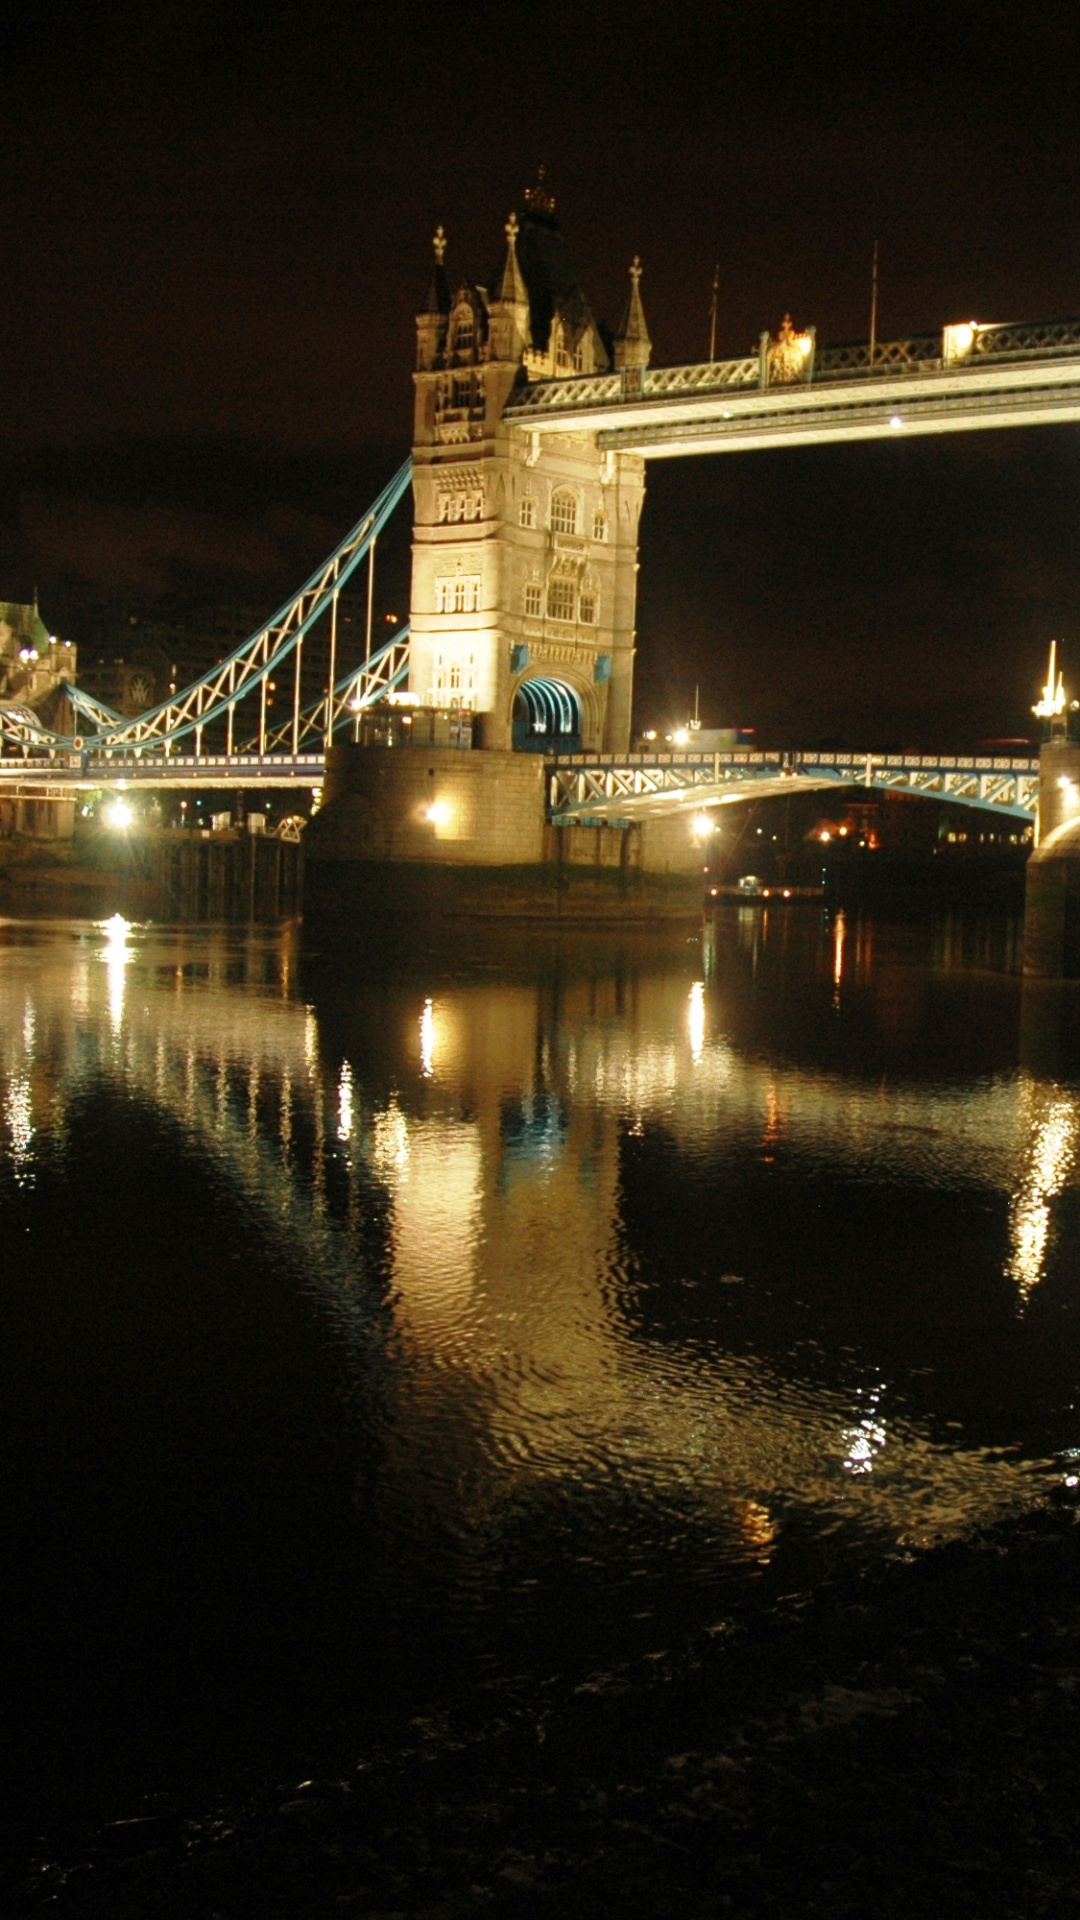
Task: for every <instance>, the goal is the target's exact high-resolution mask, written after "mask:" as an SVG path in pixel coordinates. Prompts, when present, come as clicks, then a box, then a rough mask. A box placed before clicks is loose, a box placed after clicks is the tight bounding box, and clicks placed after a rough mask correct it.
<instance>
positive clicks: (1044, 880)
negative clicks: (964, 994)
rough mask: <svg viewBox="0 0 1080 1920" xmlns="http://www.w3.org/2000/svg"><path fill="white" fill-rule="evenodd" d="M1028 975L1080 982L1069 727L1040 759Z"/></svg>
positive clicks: (1079, 876)
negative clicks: (1067, 731)
mask: <svg viewBox="0 0 1080 1920" xmlns="http://www.w3.org/2000/svg"><path fill="white" fill-rule="evenodd" d="M1024 973H1025V976H1026V977H1027V978H1028V979H1041V980H1080V743H1078V742H1077V741H1075V740H1071V739H1069V737H1068V735H1067V733H1066V731H1065V728H1064V726H1062V727H1061V729H1060V730H1059V731H1056V732H1055V734H1054V735H1053V736H1052V737H1051V738H1050V739H1049V740H1047V741H1045V742H1044V744H1043V748H1042V751H1041V753H1040V755H1039V813H1038V825H1037V829H1036V847H1035V851H1034V852H1033V854H1032V856H1031V858H1030V860H1029V861H1028V866H1027V879H1026V885H1025V895H1024Z"/></svg>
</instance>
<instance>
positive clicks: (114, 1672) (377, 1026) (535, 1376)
mask: <svg viewBox="0 0 1080 1920" xmlns="http://www.w3.org/2000/svg"><path fill="white" fill-rule="evenodd" d="M1017 943H1018V928H1017V926H1016V925H1015V923H1013V922H1010V921H1006V920H1004V919H1001V920H999V921H995V920H992V919H982V920H965V919H964V918H963V917H962V916H956V915H954V916H951V917H950V916H944V917H938V918H937V919H932V920H931V919H928V920H927V921H926V922H925V923H921V924H914V925H913V924H903V925H901V924H895V925H890V924H887V923H884V922H877V923H875V922H873V921H870V920H867V919H862V920H860V919H858V918H853V917H852V916H851V915H848V916H847V917H846V918H845V916H844V915H838V916H836V917H829V916H824V917H823V916H822V915H821V914H820V912H819V911H818V910H817V909H816V908H808V909H803V908H800V909H799V910H798V911H795V912H793V911H791V910H790V909H789V910H788V911H787V912H786V913H782V914H777V913H775V912H773V913H771V914H770V913H767V912H763V911H762V909H761V908H759V907H748V908H732V909H730V910H728V911H726V912H721V913H720V914H719V915H718V917H717V919H716V921H715V923H714V924H713V925H712V926H710V927H709V928H708V929H707V930H706V933H705V936H704V937H703V938H695V939H682V938H681V937H680V938H675V939H674V940H669V941H668V942H667V944H664V943H661V942H658V941H652V942H642V941H640V940H639V941H637V942H635V941H634V940H633V939H630V938H626V939H617V938H610V937H601V936H596V937H595V938H591V939H590V938H589V937H588V936H582V935H579V936H577V937H576V938H575V939H574V940H573V941H570V942H563V943H561V944H560V943H559V942H556V941H552V940H550V939H548V938H547V937H546V936H544V937H541V936H539V935H537V936H527V937H522V938H519V939H516V940H515V939H513V938H511V937H509V936H506V935H505V934H503V935H501V936H498V937H496V936H495V935H493V934H492V935H489V936H486V937H483V938H481V937H480V936H478V937H477V939H476V941H475V942H474V945H473V950H472V951H471V952H468V951H464V950H463V951H449V950H447V949H446V947H445V945H442V946H439V945H436V943H434V942H433V943H432V944H431V947H430V950H429V949H428V948H427V947H426V946H425V944H424V943H423V942H420V943H419V944H418V945H413V946H412V947H409V948H402V949H398V950H396V951H394V950H390V949H388V948H379V949H377V950H375V951H370V950H369V951H368V952H367V954H366V955H361V956H359V957H358V956H357V955H355V954H354V955H351V956H341V957H339V958H337V959H335V958H334V957H332V956H328V955H325V954H323V955H321V956H320V955H318V954H305V952H304V951H303V949H302V946H301V943H300V939H299V936H298V935H297V933H296V932H295V931H294V930H287V931H285V932H280V933H279V932H268V931H256V932H250V933H243V932H238V931H236V930H235V929H228V930H218V931H215V930H213V929H209V930H208V929H205V928H199V929H189V930H187V931H185V930H182V929H181V930H176V929H172V930H169V929H160V928H156V927H149V926H147V927H142V926H129V925H127V924H126V923H124V922H122V921H119V920H117V921H114V922H112V923H110V924H106V925H93V924H89V923H74V922H55V923H48V924H45V923H39V924H36V925H29V924H14V923H7V924H5V925H3V926H0V1235H2V1247H3V1254H4V1265H3V1281H2V1295H3V1298H4V1320H5V1342H4V1347H5V1361H4V1367H5V1388H6V1399H7V1403H8V1408H9V1426H8V1441H7V1445H8V1487H9V1493H10V1494H11V1497H12V1512H13V1533H12V1537H13V1540H14V1552H13V1554H12V1556H11V1561H10V1566H11V1569H12V1578H11V1605H10V1609H9V1613H8V1618H9V1620H10V1621H11V1622H12V1645H13V1646H14V1647H15V1648H16V1649H18V1650H19V1652H18V1657H17V1661H16V1664H17V1665H18V1667H19V1668H20V1671H21V1674H22V1685H21V1688H20V1690H19V1696H18V1710H19V1713H20V1715H21V1720H20V1724H21V1725H22V1726H23V1728H24V1729H25V1731H24V1738H25V1741H26V1749H25V1751H26V1754H27V1756H28V1758H27V1777H28V1778H31V1779H33V1780H34V1782H35V1783H36V1785H35V1793H36V1794H37V1795H38V1796H39V1798H40V1795H41V1794H42V1793H43V1792H44V1794H45V1795H46V1798H47V1796H48V1792H49V1791H50V1788H49V1785H48V1783H49V1782H51V1783H53V1786H55V1788H56V1791H57V1793H58V1794H59V1793H60V1786H59V1784H58V1783H59V1782H60V1781H61V1780H62V1781H63V1783H64V1788H65V1790H67V1789H69V1788H71V1787H72V1782H75V1783H76V1785H78V1783H79V1782H82V1783H83V1787H84V1788H85V1784H86V1782H88V1781H90V1780H93V1781H94V1782H95V1783H96V1784H97V1787H98V1788H100V1786H101V1782H102V1780H103V1779H104V1780H105V1781H106V1783H107V1782H108V1781H109V1780H111V1779H112V1778H113V1777H114V1776H117V1777H120V1778H122V1779H123V1780H124V1781H125V1782H126V1783H127V1785H128V1786H130V1785H132V1784H141V1785H147V1786H149V1785H158V1784H163V1783H167V1782H168V1781H169V1779H170V1778H171V1777H172V1776H173V1775H174V1774H175V1773H176V1772H177V1770H178V1769H180V1770H183V1771H185V1772H186V1773H187V1774H188V1775H190V1774H191V1772H192V1771H194V1772H195V1773H196V1774H199V1772H200V1770H202V1771H204V1772H205V1774H206V1777H207V1778H209V1777H210V1775H211V1774H212V1772H213V1768H214V1766H215V1765H216V1763H217V1757H218V1754H219V1749H220V1750H222V1751H223V1750H224V1749H225V1748H226V1747H228V1746H229V1742H230V1740H231V1739H233V1738H234V1737H235V1741H236V1742H237V1744H238V1745H239V1747H241V1748H244V1746H245V1742H246V1743H247V1747H246V1749H245V1751H246V1750H248V1749H253V1748H257V1747H258V1746H259V1743H260V1742H264V1743H266V1745H267V1747H268V1748H270V1747H272V1748H273V1749H274V1751H275V1752H279V1751H281V1750H283V1749H284V1748H285V1747H287V1746H288V1742H289V1739H290V1738H293V1737H295V1739H296V1741H297V1742H298V1743H300V1744H304V1743H306V1744H305V1745H304V1750H305V1751H315V1750H317V1749H318V1746H319V1742H320V1741H321V1740H324V1741H326V1742H330V1741H332V1740H333V1741H336V1742H337V1743H338V1745H339V1746H340V1747H343V1748H349V1749H350V1750H352V1751H360V1750H361V1749H362V1747H363V1743H364V1741H365V1739H367V1738H373V1737H374V1732H373V1729H374V1728H375V1727H376V1724H377V1725H378V1728H379V1729H380V1730H381V1732H380V1737H384V1736H385V1730H386V1727H387V1726H388V1725H390V1724H392V1723H400V1724H402V1725H404V1724H406V1722H407V1721H408V1720H409V1718H410V1717H414V1716H417V1715H421V1716H423V1715H427V1714H430V1713H432V1712H433V1711H436V1710H438V1709H441V1708H446V1707H449V1708H450V1709H452V1710H454V1709H460V1710H467V1709H468V1708H469V1707H470V1705H473V1704H475V1702H476V1701H477V1699H480V1698H482V1697H487V1696H488V1695H491V1696H493V1697H497V1696H498V1694H499V1690H500V1689H503V1690H505V1689H511V1690H512V1691H513V1692H514V1694H515V1697H517V1698H525V1699H529V1698H539V1697H540V1694H541V1692H542V1689H543V1688H544V1687H545V1686H552V1685H556V1684H558V1685H560V1686H565V1687H570V1688H572V1687H574V1686H581V1685H585V1686H600V1685H604V1684H607V1683H608V1681H609V1679H610V1676H611V1675H612V1674H613V1673H617V1674H619V1675H621V1676H622V1683H624V1684H632V1682H633V1677H634V1675H635V1674H636V1673H638V1672H641V1673H644V1672H646V1671H647V1670H648V1663H649V1662H655V1661H657V1660H659V1659H662V1658H669V1657H673V1656H672V1650H673V1649H675V1650H676V1651H677V1649H678V1647H679V1646H681V1645H685V1644H688V1643H689V1642H690V1641H692V1640H694V1639H695V1637H697V1638H700V1637H701V1636H705V1635H708V1634H715V1633H718V1632H722V1631H723V1630H724V1629H725V1627H726V1624H727V1623H728V1622H729V1621H731V1620H732V1619H733V1618H737V1617H738V1616H739V1615H740V1613H741V1612H745V1611H746V1609H748V1608H750V1609H753V1608H755V1607H760V1606H763V1605H769V1604H772V1603H773V1602H774V1601H775V1600H776V1598H777V1596H779V1595H790V1594H792V1593H798V1592H800V1591H808V1590H810V1589H811V1588H812V1587H813V1586H815V1585H816V1584H818V1583H820V1582H821V1581H823V1580H830V1579H832V1578H833V1577H835V1575H836V1573H837V1572H838V1570H840V1569H842V1568H843V1567H844V1566H857V1565H858V1564H860V1563H865V1562H866V1561H868V1560H873V1559H878V1558H880V1557H881V1556H882V1555H888V1554H895V1553H897V1552H909V1553H910V1552H913V1551H917V1550H918V1549H919V1548H921V1547H922V1546H923V1545H925V1544H926V1543H928V1542H930V1541H933V1540H936V1539H940V1538H943V1537H949V1536H951V1535H955V1534H958V1533H960V1532H962V1531H963V1530H965V1529H966V1528H968V1527H970V1526H972V1525H973V1524H976V1523H979V1522H982V1521H986V1520H990V1519H993V1518H996V1517H999V1516H1001V1515H1004V1514H1007V1513H1010V1512H1015V1511H1019V1510H1022V1509H1023V1508H1025V1507H1027V1506H1031V1505H1033V1504H1037V1503H1039V1502H1042V1501H1044V1500H1046V1499H1047V1498H1050V1497H1062V1496H1064V1497H1069V1492H1070V1490H1071V1488H1072V1487H1073V1486H1074V1485H1075V1482H1076V1475H1077V1473H1080V1464H1078V1463H1080V1405H1078V1402H1080V1393H1078V1391H1077V1388H1078V1379H1077V1375H1078V1362H1080V1333H1078V1319H1077V1312H1078V1309H1077V1248H1078V1244H1080V1240H1078V1235H1080V1217H1078V1213H1077V1181H1078V1171H1077V1168H1078V1159H1077V1155H1078V1141H1080V1091H1078V1087H1077V1085H1076V1084H1074V1083H1073V1082H1072V1081H1071V1080H1070V1079H1068V1078H1062V1077H1060V1076H1055V1077H1046V1076H1045V1073H1043V1074H1042V1075H1041V1076H1040V1074H1039V1073H1036V1072H1034V1071H1032V1069H1031V1068H1030V1067H1029V1066H1025V1065H1023V1064H1021V1060H1020V1034H1021V1014H1022V1007H1021V986H1020V981H1019V979H1018V977H1017V973H1016V967H1017V952H1018V945H1017ZM1029 1027H1030V1021H1029ZM1029 1051H1030V1049H1029ZM1044 1051H1045V1050H1044ZM1035 1052H1036V1054H1037V1053H1038V1049H1037V1048H1036V1050H1035ZM1032 1057H1034V1056H1032ZM628 1677H629V1678H628ZM73 1715H74V1718H75V1720H76V1721H77V1731H73ZM42 1782H45V1783H46V1784H45V1786H44V1787H43V1786H42V1784H41V1783H42ZM80 1790H81V1789H80Z"/></svg>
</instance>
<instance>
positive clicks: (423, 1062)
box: [420, 1000, 435, 1080]
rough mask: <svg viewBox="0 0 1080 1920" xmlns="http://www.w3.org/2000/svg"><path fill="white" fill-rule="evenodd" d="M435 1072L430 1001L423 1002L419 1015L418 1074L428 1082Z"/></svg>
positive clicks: (433, 1017) (433, 1033) (432, 1019)
mask: <svg viewBox="0 0 1080 1920" xmlns="http://www.w3.org/2000/svg"><path fill="white" fill-rule="evenodd" d="M434 1071H435V1014H434V1012H433V1010H432V1005H431V1001H430V1000H425V1001H424V1011H423V1013H422V1014H421V1015H420V1072H421V1073H422V1075H423V1077H424V1079H425V1080H430V1079H431V1076H432V1074H433V1073H434Z"/></svg>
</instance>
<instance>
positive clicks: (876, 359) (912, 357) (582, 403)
mask: <svg viewBox="0 0 1080 1920" xmlns="http://www.w3.org/2000/svg"><path fill="white" fill-rule="evenodd" d="M1078 351H1080V320H1047V321H1025V322H1022V323H1018V324H1015V325H1013V324H1010V325H1005V326H982V325H976V324H975V323H971V324H970V325H963V326H954V327H946V328H945V329H944V330H943V331H942V332H941V333H924V334H912V335H910V336H909V337H908V338H907V339H903V340H878V341H874V342H873V343H871V342H869V341H863V342H858V343H855V344H852V345H847V346H844V345H841V346H835V347H817V348H816V349H815V351H814V353H813V355H812V356H811V358H810V359H809V360H808V362H807V365H808V369H809V372H808V376H807V377H808V379H809V381H810V382H811V383H812V384H813V385H814V386H815V387H817V386H821V385H831V384H832V383H834V382H840V381H843V382H845V383H846V382H848V381H854V380H858V381H863V380H866V381H875V382H877V381H885V380H888V379H903V378H925V377H926V376H927V375H934V374H944V373H949V374H952V373H957V372H962V371H963V370H964V369H965V368H973V367H977V366H980V365H985V364H986V363H987V362H988V361H993V362H995V363H1008V362H1019V361H1042V360H1047V359H1056V358H1060V357H1062V356H1065V355H1071V354H1075V353H1077V352H1078ZM772 384H773V383H772V382H771V381H770V379H769V374H768V370H767V356H766V355H763V354H762V353H754V354H749V355H746V356H744V357H742V358H740V359H735V360H707V361H701V362H697V363H695V364H692V365H687V366H678V367H646V368H644V369H640V368H636V367H635V368H627V369H625V370H624V371H619V372H615V373H600V374H579V375H576V376H575V375H570V376H568V377H566V378H564V379H561V380H540V381H537V382H536V383H535V385H533V386H530V387H527V388H525V390H524V391H523V392H522V393H521V394H520V395H518V396H517V398H516V399H515V400H514V402H513V404H512V405H511V406H510V407H508V408H507V417H508V418H509V419H512V420H516V421H519V422H520V423H521V424H522V425H527V423H528V421H529V420H530V419H533V418H536V417H537V416H542V415H544V414H548V413H564V412H571V413H572V412H575V411H579V410H585V409H590V410H591V409H593V408H595V407H598V406H600V407H604V406H616V405H618V404H619V403H620V402H624V401H631V402H636V401H649V400H663V399H675V398H677V397H678V396H679V395H680V394H697V393H700V394H707V393H716V394H722V393H724V392H732V391H736V390H738V391H742V392H745V393H752V392H754V391H755V390H760V389H761V388H762V387H763V386H770V387H771V386H772ZM790 384H792V385H799V384H804V383H803V382H792V383H790ZM787 389H788V383H787V382H784V383H782V384H781V388H780V390H781V391H785V390H787Z"/></svg>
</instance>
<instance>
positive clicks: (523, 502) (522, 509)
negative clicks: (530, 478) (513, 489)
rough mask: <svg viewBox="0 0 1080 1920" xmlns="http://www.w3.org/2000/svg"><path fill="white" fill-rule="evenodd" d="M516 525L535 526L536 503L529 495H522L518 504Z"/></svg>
mask: <svg viewBox="0 0 1080 1920" xmlns="http://www.w3.org/2000/svg"><path fill="white" fill-rule="evenodd" d="M518 525H519V527H535V525H536V501H535V500H534V499H533V497H532V494H531V493H525V494H522V496H521V499H520V501H519V503H518Z"/></svg>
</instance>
